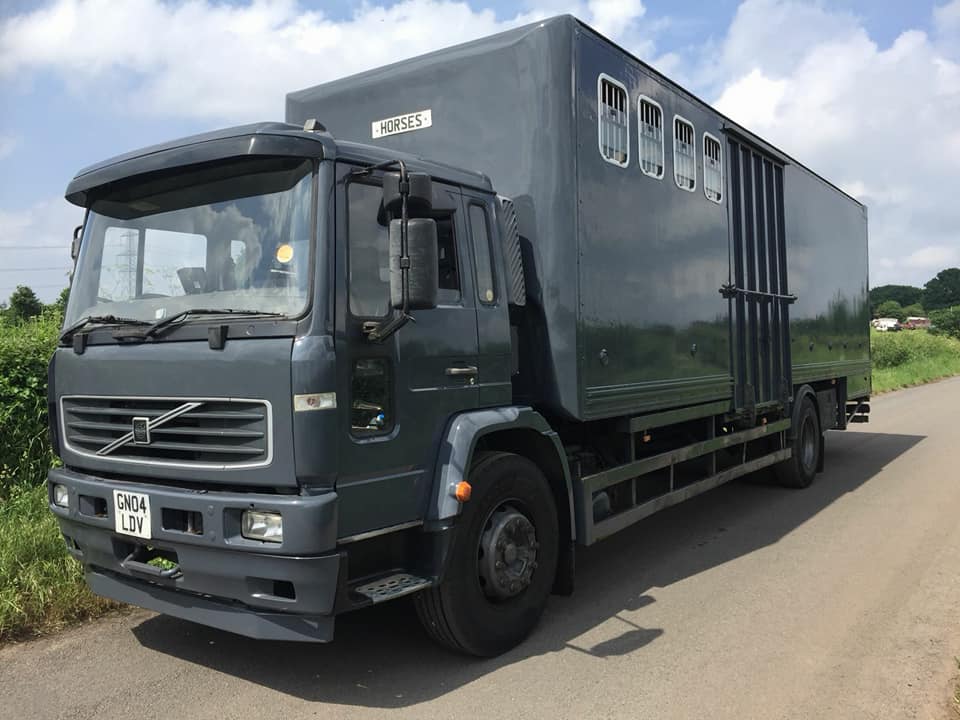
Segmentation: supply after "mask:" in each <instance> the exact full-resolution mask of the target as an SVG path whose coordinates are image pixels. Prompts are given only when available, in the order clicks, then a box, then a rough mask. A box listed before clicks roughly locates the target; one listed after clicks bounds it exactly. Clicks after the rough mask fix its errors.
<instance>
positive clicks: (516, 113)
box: [287, 18, 580, 417]
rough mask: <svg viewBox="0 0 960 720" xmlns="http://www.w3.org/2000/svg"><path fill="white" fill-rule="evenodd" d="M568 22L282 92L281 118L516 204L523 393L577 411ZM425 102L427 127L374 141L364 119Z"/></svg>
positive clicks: (412, 109) (549, 405) (572, 413)
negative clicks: (444, 172)
mask: <svg viewBox="0 0 960 720" xmlns="http://www.w3.org/2000/svg"><path fill="white" fill-rule="evenodd" d="M575 24H576V23H575V21H573V20H572V18H557V19H554V20H551V21H547V22H546V23H542V24H539V25H537V26H532V27H528V28H521V29H519V30H516V31H511V32H508V33H503V34H501V35H496V36H493V37H491V38H485V39H483V40H479V41H476V42H473V43H468V44H466V45H461V46H457V47H454V48H450V49H448V50H444V51H440V52H437V53H432V54H431V55H427V56H423V57H420V58H414V59H412V60H409V61H406V62H403V63H398V64H396V65H391V66H388V67H386V68H381V69H379V70H374V71H371V72H368V73H364V74H362V75H358V76H354V77H351V78H345V79H343V80H339V81H336V82H332V83H327V84H325V85H320V86H318V87H315V88H311V89H308V90H303V91H300V92H296V93H292V94H291V95H289V96H288V97H287V120H288V121H290V122H293V123H301V122H303V121H304V120H305V119H307V118H311V117H316V118H318V119H319V120H320V121H321V122H322V123H324V125H326V126H327V128H328V129H329V130H330V132H331V133H332V134H333V135H334V137H336V138H337V139H338V140H352V141H356V142H362V143H366V144H369V145H375V146H380V147H386V148H390V149H393V150H397V151H402V152H408V153H413V154H415V155H419V156H422V157H424V158H427V159H429V160H434V161H437V162H443V163H447V164H450V165H455V166H458V167H462V168H464V169H467V170H476V171H480V172H483V173H485V174H486V175H488V176H489V177H490V178H491V180H492V182H493V186H494V188H495V189H496V191H497V192H498V193H499V194H501V195H507V196H509V197H511V198H512V199H513V201H514V203H515V205H516V208H517V212H518V217H519V223H520V233H521V236H522V238H523V240H522V243H523V249H524V260H525V265H526V267H525V270H526V273H527V292H528V295H529V296H530V300H529V304H528V311H529V312H530V313H532V315H533V318H532V319H533V322H531V323H529V324H528V326H527V329H525V330H524V332H525V334H526V336H525V337H523V338H521V340H520V346H521V351H522V353H523V357H522V358H521V366H522V367H523V368H524V373H523V377H522V378H521V383H520V391H521V394H522V396H523V397H522V398H521V399H522V400H523V401H524V402H530V403H532V404H535V405H537V406H539V407H541V408H542V409H546V410H549V411H553V412H556V413H558V414H564V415H568V416H573V417H577V416H578V415H579V412H580V409H579V407H578V399H579V396H578V392H577V388H578V382H577V354H576V312H577V302H576V298H577V254H576V246H575V242H576V233H575V220H574V218H575V208H576V202H575V198H576V187H575V177H574V173H573V166H574V142H575V140H574V132H573V112H572V111H571V102H572V100H571V96H572V80H571V78H572V76H573V69H572V60H571V57H572V40H571V37H572V31H573V27H574V25H575ZM425 109H429V110H431V117H432V125H431V126H430V127H429V128H426V129H421V130H416V131H414V132H405V133H402V134H396V135H388V136H386V137H380V138H376V139H375V138H373V137H372V135H373V132H372V128H371V124H372V123H373V122H374V121H378V120H381V119H384V118H391V117H394V116H397V115H401V114H404V113H411V112H416V111H419V110H425Z"/></svg>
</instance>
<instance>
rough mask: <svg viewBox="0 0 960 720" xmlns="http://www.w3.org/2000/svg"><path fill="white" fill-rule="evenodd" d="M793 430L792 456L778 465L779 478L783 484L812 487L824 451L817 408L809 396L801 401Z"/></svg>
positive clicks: (795, 415) (794, 486)
mask: <svg viewBox="0 0 960 720" xmlns="http://www.w3.org/2000/svg"><path fill="white" fill-rule="evenodd" d="M792 430H793V434H792V437H791V440H790V449H791V450H792V451H793V455H792V456H791V457H790V459H789V460H785V461H784V462H782V463H780V464H779V465H777V479H778V480H779V481H780V484H781V485H783V486H784V487H791V488H806V487H810V484H811V483H812V482H813V479H814V477H816V474H817V467H818V465H819V462H820V456H821V453H823V435H822V434H821V432H820V418H819V416H818V415H817V408H816V406H815V405H814V404H813V401H812V400H811V399H810V397H809V396H805V397H804V398H803V399H802V400H801V401H800V405H799V407H798V408H797V411H796V413H795V414H794V423H793V428H792Z"/></svg>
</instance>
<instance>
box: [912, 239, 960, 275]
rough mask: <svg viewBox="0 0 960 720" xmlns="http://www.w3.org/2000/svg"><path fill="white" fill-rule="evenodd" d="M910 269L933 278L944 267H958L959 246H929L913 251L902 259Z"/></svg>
mask: <svg viewBox="0 0 960 720" xmlns="http://www.w3.org/2000/svg"><path fill="white" fill-rule="evenodd" d="M904 264H905V265H906V266H907V267H910V268H918V269H920V270H924V271H927V272H929V273H930V277H933V276H934V275H936V274H937V273H938V272H940V271H941V270H943V269H944V268H946V267H951V266H955V265H960V246H956V245H955V246H953V247H948V246H946V245H930V246H928V247H922V248H920V249H919V250H915V251H913V252H912V253H910V254H909V255H907V257H906V258H905V259H904Z"/></svg>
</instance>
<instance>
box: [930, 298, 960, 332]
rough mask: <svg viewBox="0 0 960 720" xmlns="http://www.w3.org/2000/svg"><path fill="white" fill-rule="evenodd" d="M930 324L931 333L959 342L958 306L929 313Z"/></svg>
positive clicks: (959, 316)
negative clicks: (931, 326) (931, 327)
mask: <svg viewBox="0 0 960 720" xmlns="http://www.w3.org/2000/svg"><path fill="white" fill-rule="evenodd" d="M930 322H931V324H932V325H933V326H934V330H933V332H935V333H937V334H943V335H949V336H950V337H954V338H957V339H958V340H960V305H954V306H953V307H948V308H945V309H944V310H934V311H933V312H932V313H930Z"/></svg>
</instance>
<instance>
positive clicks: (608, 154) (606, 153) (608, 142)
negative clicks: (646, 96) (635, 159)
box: [597, 75, 630, 167]
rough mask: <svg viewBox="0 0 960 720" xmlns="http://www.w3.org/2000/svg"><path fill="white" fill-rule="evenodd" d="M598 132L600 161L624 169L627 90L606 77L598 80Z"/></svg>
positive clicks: (627, 131) (627, 136) (627, 143)
mask: <svg viewBox="0 0 960 720" xmlns="http://www.w3.org/2000/svg"><path fill="white" fill-rule="evenodd" d="M597 132H598V139H599V141H600V154H601V155H603V159H604V160H606V161H607V162H611V163H613V164H614V165H619V166H620V167H626V166H627V164H628V163H629V162H630V113H629V112H628V110H627V88H626V87H624V86H623V85H622V84H621V83H619V82H617V81H616V80H614V79H613V78H611V77H608V76H606V75H601V76H600V77H599V78H598V79H597Z"/></svg>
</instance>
